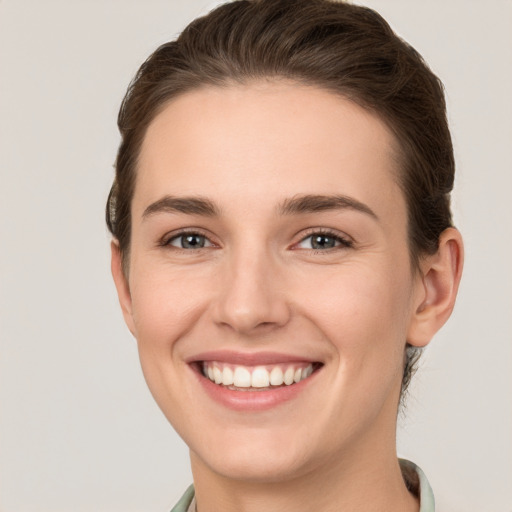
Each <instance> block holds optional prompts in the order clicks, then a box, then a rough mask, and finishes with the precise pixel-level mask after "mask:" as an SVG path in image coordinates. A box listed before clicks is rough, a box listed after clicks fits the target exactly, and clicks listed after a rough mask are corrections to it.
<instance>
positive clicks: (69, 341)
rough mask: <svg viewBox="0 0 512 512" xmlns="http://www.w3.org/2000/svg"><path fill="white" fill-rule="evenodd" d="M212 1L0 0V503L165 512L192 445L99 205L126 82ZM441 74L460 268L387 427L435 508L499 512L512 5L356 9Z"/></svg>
mask: <svg viewBox="0 0 512 512" xmlns="http://www.w3.org/2000/svg"><path fill="white" fill-rule="evenodd" d="M216 3H217V2H208V1H206V0H186V1H185V0H183V1H171V0H166V1H163V0H150V1H147V0H146V1H142V0H138V1H136V0H102V1H100V0H88V1H86V0H74V1H69V0H60V1H59V0H46V1H39V0H32V1H29V0H0V172H1V182H0V336H1V341H0V343H1V345H0V400H1V402H0V404H1V405H0V407H1V409H0V510H1V511H2V512H43V511H45V512H46V511H48V512H49V511H52V512H60V511H74V512H81V511H88V512H89V511H109V512H117V511H119V512H121V511H123V512H132V511H146V512H149V511H155V512H156V511H168V510H169V509H170V508H171V506H172V505H173V504H174V502H175V501H176V499H177V498H178V497H179V496H180V495H181V493H182V492H183V491H184V489H185V488H186V486H187V485H188V484H189V483H190V482H191V475H190V470H189V465H188V453H187V449H186V446H185V445H184V444H183V442H182V441H181V440H180V439H179V438H178V436H177V435H176V434H175V433H174V431H173V430H172V429H171V427H170V426H169V425H168V424H167V422H166V420H165V419H164V417H163V415H162V414H161V412H160V411H159V410H158V408H157V406H156V405H155V404H154V403H153V400H152V398H151V396H150V394H149V392H148V391H147V389H146V385H145V383H144V381H143V378H142V374H141V371H140V368H139V363H138V358H137V352H136V345H135V342H134V340H133V339H132V338H131V335H130V334H129V332H128V330H127V329H126V327H125V326H124V323H123V320H122V317H121V314H120V311H119V308H118V305H117V298H116V295H115V291H114V286H113V284H112V282H111V277H110V270H109V236H108V234H107V232H106V229H105V227H104V221H103V209H104V203H105V200H106V196H107V193H108V190H109V187H110V183H111V179H112V176H113V168H112V164H113V162H114V158H115V152H116V148H117V144H118V141H119V137H118V133H117V128H116V115H117V109H118V107H119V104H120V101H121V99H122V96H123V94H124V91H125V89H126V86H127V84H128V82H129V80H130V79H131V77H132V76H133V74H134V73H135V71H136V70H137V68H138V66H139V65H140V63H141V62H142V61H143V60H144V59H145V58H146V57H147V55H148V54H149V53H150V52H151V51H152V50H153V49H155V47H156V46H157V45H158V44H160V43H163V42H165V41H167V40H169V39H172V38H173V37H175V36H176V35H177V34H178V32H179V31H180V30H181V29H182V28H183V27H184V26H185V25H186V23H188V22H189V21H190V20H192V19H193V18H194V17H196V16H197V15H199V14H201V13H205V12H207V11H208V10H209V9H211V8H212V7H213V6H214V5H215V4H216ZM364 3H365V4H366V5H369V6H371V7H374V8H376V9H377V10H378V11H379V12H381V14H383V15H384V17H385V18H386V19H387V20H388V21H389V22H390V23H391V25H392V26H393V28H394V29H395V30H396V31H397V32H398V33H399V34H400V35H402V36H403V37H404V38H405V39H406V40H408V41H409V42H410V43H412V44H413V46H415V47H416V48H417V49H418V50H419V51H420V53H422V54H423V56H424V57H425V58H426V60H427V61H428V62H429V63H430V65H431V67H432V68H433V70H434V71H435V72H436V73H437V74H438V75H439V76H440V77H441V78H442V79H443V81H444V83H445V86H446V90H447V99H448V104H449V117H450V123H451V127H452V132H453V138H454V143H455V151H456V157H457V166H458V167H457V173H458V174H457V181H456V191H455V193H454V203H453V204H454V212H455V221H456V224H457V225H458V227H459V228H460V229H461V231H462V232H463V235H464V238H465V243H466V253H467V256H466V266H465V274H464V278H463V283H462V286H461V290H460V296H459V301H458V304H457V307H456V309H455V312H454V314H453V317H452V318H451V320H450V321H449V322H448V324H447V325H446V326H445V328H444V329H443V330H442V332H441V333H440V334H439V335H438V336H436V338H435V339H434V341H433V342H432V344H431V345H430V347H429V348H428V350H427V352H426V354H425V357H424V359H423V364H422V369H421V371H420V373H419V374H418V375H417V376H416V379H415V381H414V384H413V386H412V391H411V398H410V399H409V402H408V408H407V410H406V411H405V413H404V414H403V415H402V416H401V418H400V429H399V433H398V439H399V453H400V455H402V456H405V457H407V458H410V459H411V460H413V461H415V462H416V463H417V464H419V465H420V466H421V467H422V468H423V470H424V471H425V472H426V473H427V475H428V477H429V479H430V481H431V484H432V486H433V488H434V492H435V494H436V499H437V502H438V505H439V508H438V509H439V510H441V512H442V511H449V512H462V511H463V512H510V511H512V485H511V482H512V440H511V436H512V398H511V397H512V321H511V317H512V270H511V269H512V265H511V263H510V262H511V254H512V201H511V195H512V149H511V147H512V94H511V91H512V51H511V48H512V2H510V1H506V0H502V1H500V0H491V1H488V2H481V1H476V0H475V1H471V0H448V1H440V0H438V1H435V0H434V1H433V0H431V1H428V2H426V1H423V0H368V1H367V2H364Z"/></svg>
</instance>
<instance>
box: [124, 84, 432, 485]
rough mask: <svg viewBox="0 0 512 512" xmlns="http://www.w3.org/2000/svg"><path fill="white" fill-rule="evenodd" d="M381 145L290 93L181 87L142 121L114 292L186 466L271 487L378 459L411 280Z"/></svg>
mask: <svg viewBox="0 0 512 512" xmlns="http://www.w3.org/2000/svg"><path fill="white" fill-rule="evenodd" d="M393 148H394V139H393V136H392V135H391V133H390V131H389V130H388V129H387V127H386V126H385V125H384V124H383V123H382V122H381V121H380V120H379V119H378V118H377V117H375V116H374V115H372V114H370V113H369V112H367V111H365V110H363V109H362V108H360V107H359V106H357V105H355V104H353V103H351V102H350V101H348V100H345V99H343V98H340V97H339V96H335V95H334V94H332V93H329V92H326V91H323V90H320V89H317V88H311V87H306V86H301V85H295V84H290V83H272V82H261V83H254V84H251V85H245V86H240V85H236V86H235V85H233V86H227V87H224V88H204V89H200V90H197V91H193V92H190V93H187V94H184V95H182V96H180V97H178V98H177V99H175V100H173V101H172V102H170V103H169V104H168V105H167V106H166V108H165V109H164V110H163V111H162V112H161V113H160V114H159V115H158V116H157V117H156V119H155V120H154V121H153V122H152V124H151V125H150V126H149V129H148V131H147V134H146V137H145V140H144V143H143V147H142V151H141V155H140V161H139V167H138V176H137V182H136V188H135V194H134V198H133V204H132V239H131V253H130V263H129V277H128V288H129V294H128V293H127V292H126V293H124V292H123V291H122V286H120V289H121V292H120V294H121V301H122V302H123V304H124V309H125V315H126V319H127V323H128V325H129V327H130V329H131V330H132V332H133V333H134V335H135V337H136V338H137V342H138V347H139V352H140V359H141V363H142V368H143V371H144V375H145V378H146V380H147V383H148V385H149V388H150V390H151V392H152V393H153V395H154V397H155V399H156V401H157V402H158V404H159V406H160V407H161V409H162V411H163V412H164V414H165V415H166V416H167V418H168V419H169V421H170V422H171V423H172V425H173V426H174V427H175V428H176V430H177V431H178V433H179V434H180V435H181V436H182V437H183V438H184V440H185V441H186V442H187V444H188V445H189V447H190V449H191V454H192V462H193V467H194V468H195V469H196V470H198V471H199V470H200V469H201V468H202V469H206V468H207V470H208V471H213V472H215V473H218V474H222V475H224V476H227V477H232V478H237V479H254V480H258V481H282V480H283V479H287V478H292V477H293V476H294V475H301V474H302V475H303V474H306V473H308V472H312V471H315V470H316V469H317V468H318V467H320V466H322V467H327V466H329V465H332V466H335V465H337V464H338V465H339V464H344V463H350V461H351V460H353V459H356V458H357V459H358V460H364V458H365V457H373V458H375V456H376V453H382V452H383V451H384V452H386V451H389V450H394V437H395V417H396V413H397V404H398V398H399V391H400V385H401V377H402V369H403V360H404V346H405V341H406V339H407V335H408V330H409V329H410V328H411V325H412V323H413V322H414V312H415V310H416V309H417V308H418V305H419V304H420V303H421V301H422V297H423V293H424V288H423V283H422V280H421V278H420V277H419V276H417V275H415V274H414V273H413V272H412V270H411V264H410V259H409V248H408V244H407V226H406V218H407V215H406V205H405V200H404V197H403V194H402V192H401V189H400V187H399V186H398V184H397V163H396V158H395V153H394V149H393ZM116 261H117V260H116ZM118 280H119V279H118ZM128 288H127V289H128ZM311 372H312V373H311ZM205 373H206V375H205ZM208 373H209V376H208ZM310 373H311V375H309V374H310ZM212 380H213V381H216V382H213V381H212ZM295 380H297V381H298V382H295ZM292 381H293V383H290V382H292ZM379 450H380V452H379Z"/></svg>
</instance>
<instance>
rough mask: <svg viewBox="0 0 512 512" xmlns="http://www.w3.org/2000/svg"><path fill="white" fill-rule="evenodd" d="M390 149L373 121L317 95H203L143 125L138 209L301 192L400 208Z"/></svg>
mask: <svg viewBox="0 0 512 512" xmlns="http://www.w3.org/2000/svg"><path fill="white" fill-rule="evenodd" d="M395 148H396V141H395V139H394V136H393V135H392V133H391V132H390V130H389V129H388V128H387V126H386V125H385V123H383V122H382V121H381V120H380V119H379V118H378V117H377V116H376V115H374V114H372V113H370V112H368V111H367V110H365V109H363V108H362V107H360V106H358V105H356V104H355V103H353V102H352V101H349V100H348V99H346V98H343V97H341V96H339V95H336V94H333V93H331V92H328V91H325V90H323V89H320V88H316V87H310V86H304V85H298V84H293V83H284V82H269V81H264V82H256V83H252V84H248V85H229V86H225V87H206V88H202V89H198V90H194V91H191V92H188V93H186V94H183V95H181V96H179V97H177V98H176V99H174V100H172V101H171V102H169V103H168V104H167V105H166V107H165V108H164V109H163V110H162V111H161V112H160V113H159V114H158V115H157V116H156V118H155V119H154V120H153V122H152V123H151V124H150V126H149V127H148V130H147V132H146V136H145V139H144V142H143V145H142V150H141V154H140V156H139V166H138V176H137V182H136V183H137V184H136V190H135V197H134V207H136V208H137V207H138V208H144V204H143V203H145V202H146V203H147V202H151V201H155V200H157V199H158V198H159V196H162V195H163V194H164V193H168V194H187V195H190V194H200V195H207V196H212V195H213V196H216V197H217V198H218V199H219V200H220V201H221V202H222V201H229V202H230V203H231V204H232V203H233V202H234V201H235V202H236V199H237V198H238V199H241V200H242V201H243V202H244V204H246V205H249V204H254V205H257V206H260V205H261V204H262V203H261V201H262V198H265V200H267V199H269V198H270V197H271V196H272V195H273V194H274V195H275V198H276V200H277V199H278V197H277V196H280V197H279V199H283V198H286V197H289V196H293V195H294V194H301V193H305V192H306V193H318V194H327V193H340V194H341V193H342V194H347V195H353V196H355V197H356V198H357V199H361V200H364V201H371V202H373V203H374V205H375V206H377V208H378V209H380V208H386V201H385V200H384V201H383V199H386V198H388V199H390V201H391V203H392V202H393V201H394V206H395V207H396V200H397V199H398V200H399V201H400V200H401V192H400V189H399V187H397V169H398V164H397V158H395V155H396V151H395ZM240 196H243V197H240ZM138 203H140V204H138ZM379 203H382V204H379ZM388 203H389V201H388ZM391 203H390V204H391ZM390 204H388V205H387V206H388V207H389V206H390Z"/></svg>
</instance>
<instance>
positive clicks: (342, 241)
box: [294, 228, 354, 254]
mask: <svg viewBox="0 0 512 512" xmlns="http://www.w3.org/2000/svg"><path fill="white" fill-rule="evenodd" d="M315 235H317V236H318V235H319V236H323V237H326V238H332V239H333V240H334V242H335V243H338V244H339V245H338V246H334V247H328V248H326V249H314V248H313V247H311V248H310V249H306V250H311V251H313V252H314V253H315V254H320V253H324V254H325V253H326V252H331V251H335V250H339V249H350V248H352V247H354V242H353V241H352V240H351V239H349V238H347V237H344V236H342V235H340V234H339V233H338V232H336V231H332V230H330V229H325V228H324V229H322V228H313V229H311V230H308V232H307V234H306V236H303V237H302V238H301V239H300V240H299V242H297V244H294V246H297V245H298V244H301V243H303V242H304V241H306V240H307V239H308V238H312V237H314V236H315ZM295 250H301V249H300V248H296V249H295Z"/></svg>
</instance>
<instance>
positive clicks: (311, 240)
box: [297, 233, 352, 251]
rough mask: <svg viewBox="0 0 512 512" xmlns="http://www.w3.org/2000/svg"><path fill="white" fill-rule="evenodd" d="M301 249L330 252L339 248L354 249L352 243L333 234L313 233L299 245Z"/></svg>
mask: <svg viewBox="0 0 512 512" xmlns="http://www.w3.org/2000/svg"><path fill="white" fill-rule="evenodd" d="M297 247H298V248H299V249H313V250H316V251H318V250H320V251H322V250H328V249H335V248H337V247H352V242H350V241H349V240H346V239H345V238H342V237H340V236H338V235H335V234H333V233H313V234H311V235H309V236H307V237H306V238H303V239H302V240H301V241H300V242H299V243H298V244H297Z"/></svg>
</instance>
